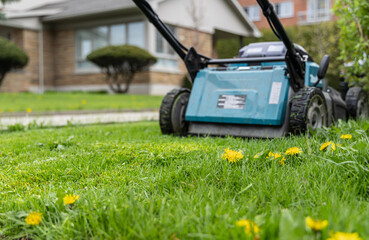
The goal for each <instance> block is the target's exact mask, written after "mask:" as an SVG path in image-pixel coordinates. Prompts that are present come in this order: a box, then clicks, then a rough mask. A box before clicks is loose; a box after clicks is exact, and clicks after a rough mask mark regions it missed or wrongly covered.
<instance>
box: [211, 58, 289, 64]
mask: <svg viewBox="0 0 369 240" xmlns="http://www.w3.org/2000/svg"><path fill="white" fill-rule="evenodd" d="M285 61H286V58H285V57H256V58H228V59H227V58H225V59H210V60H208V61H206V65H215V64H217V65H224V64H236V63H255V62H285Z"/></svg>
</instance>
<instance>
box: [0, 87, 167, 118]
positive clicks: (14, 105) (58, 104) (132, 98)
mask: <svg viewBox="0 0 369 240" xmlns="http://www.w3.org/2000/svg"><path fill="white" fill-rule="evenodd" d="M162 98H163V97H161V96H148V95H112V94H102V93H101V94H100V93H57V92H47V93H45V94H42V95H40V94H33V93H0V113H12V112H27V109H31V111H32V112H47V111H71V110H99V109H112V110H117V109H124V110H128V109H129V110H138V109H147V108H159V107H160V103H161V100H162Z"/></svg>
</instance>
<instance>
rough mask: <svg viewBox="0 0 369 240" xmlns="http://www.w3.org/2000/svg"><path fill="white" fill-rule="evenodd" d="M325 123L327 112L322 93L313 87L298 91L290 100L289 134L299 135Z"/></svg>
mask: <svg viewBox="0 0 369 240" xmlns="http://www.w3.org/2000/svg"><path fill="white" fill-rule="evenodd" d="M327 123H328V111H327V105H326V102H325V98H324V95H323V93H322V91H321V90H320V89H319V88H313V87H309V88H303V89H300V90H299V91H298V92H297V93H296V95H295V96H294V97H293V98H292V100H291V112H290V122H289V132H290V133H292V134H301V133H305V132H306V131H307V130H309V129H310V128H311V129H313V130H315V129H317V128H321V127H323V126H327Z"/></svg>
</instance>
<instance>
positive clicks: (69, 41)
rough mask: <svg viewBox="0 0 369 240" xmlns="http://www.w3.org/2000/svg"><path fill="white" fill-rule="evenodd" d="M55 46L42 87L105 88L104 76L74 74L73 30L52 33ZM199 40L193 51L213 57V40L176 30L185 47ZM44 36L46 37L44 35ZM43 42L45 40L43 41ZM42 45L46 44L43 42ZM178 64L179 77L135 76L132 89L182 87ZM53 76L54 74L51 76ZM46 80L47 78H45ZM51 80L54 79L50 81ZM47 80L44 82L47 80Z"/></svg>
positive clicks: (183, 69) (182, 73)
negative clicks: (136, 87)
mask: <svg viewBox="0 0 369 240" xmlns="http://www.w3.org/2000/svg"><path fill="white" fill-rule="evenodd" d="M53 35H54V36H53V37H50V36H48V38H51V39H53V42H54V44H53V45H50V49H54V59H53V60H51V61H47V60H46V58H47V56H46V55H48V54H45V55H44V57H45V64H47V65H45V73H50V74H45V83H50V85H49V86H51V87H52V86H55V87H66V86H69V87H73V86H81V85H89V86H91V85H96V86H99V85H105V84H106V82H105V75H104V74H101V73H78V72H75V32H74V30H58V31H56V32H54V34H53ZM196 35H197V37H198V42H199V43H201V44H199V45H198V46H197V47H196V49H197V50H198V51H199V52H201V53H202V54H205V55H208V56H212V52H213V37H212V35H211V34H208V33H203V32H198V33H195V31H193V30H190V29H187V28H178V38H179V39H180V40H181V41H182V43H183V44H184V45H185V46H192V45H193V42H194V40H195V36H196ZM44 36H45V34H44ZM44 41H45V37H44ZM45 44H48V43H46V42H45ZM178 61H179V64H180V65H179V69H180V72H179V73H168V72H156V71H150V72H142V73H138V74H137V75H136V76H135V78H134V80H133V82H132V85H145V86H147V85H148V84H166V85H173V86H181V85H183V80H184V77H185V75H186V73H187V70H186V67H185V65H184V63H183V62H182V60H181V59H178ZM52 72H54V76H53V74H51V73H52ZM46 76H48V77H46ZM53 78H54V79H53ZM46 79H47V80H46Z"/></svg>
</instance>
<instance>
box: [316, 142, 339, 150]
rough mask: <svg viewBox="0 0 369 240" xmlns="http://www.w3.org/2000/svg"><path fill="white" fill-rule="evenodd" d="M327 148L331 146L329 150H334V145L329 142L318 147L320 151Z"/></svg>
mask: <svg viewBox="0 0 369 240" xmlns="http://www.w3.org/2000/svg"><path fill="white" fill-rule="evenodd" d="M329 146H331V149H332V150H336V144H335V143H334V142H332V141H329V142H325V143H323V144H322V145H321V146H320V148H319V149H320V151H324V150H326V149H327V148H328V147H329Z"/></svg>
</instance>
